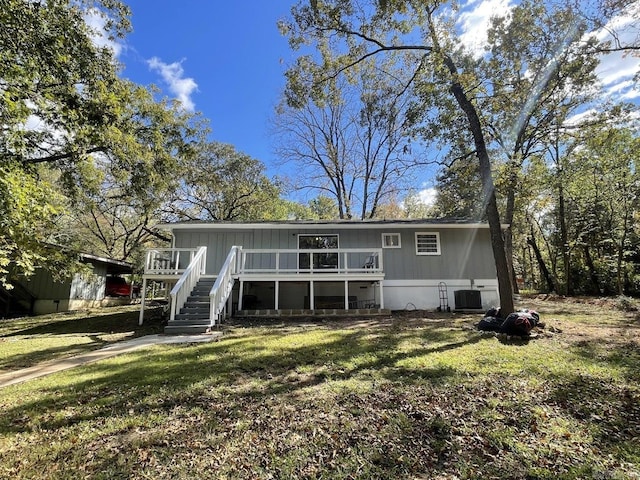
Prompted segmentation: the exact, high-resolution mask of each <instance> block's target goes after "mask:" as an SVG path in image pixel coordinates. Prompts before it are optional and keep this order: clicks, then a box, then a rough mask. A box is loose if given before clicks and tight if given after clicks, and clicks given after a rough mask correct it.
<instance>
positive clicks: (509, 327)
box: [477, 308, 540, 337]
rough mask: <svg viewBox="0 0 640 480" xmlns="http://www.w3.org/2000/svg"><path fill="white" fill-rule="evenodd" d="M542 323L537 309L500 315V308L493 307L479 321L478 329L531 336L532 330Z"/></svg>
mask: <svg viewBox="0 0 640 480" xmlns="http://www.w3.org/2000/svg"><path fill="white" fill-rule="evenodd" d="M539 323H540V315H538V312H536V311H535V310H521V311H519V312H513V313H510V314H509V315H507V318H502V317H501V316H500V309H499V308H491V309H489V310H488V311H487V313H485V315H484V318H483V319H482V320H480V322H478V325H477V327H478V330H484V331H488V332H498V333H505V334H507V335H520V336H523V337H524V336H529V334H530V333H531V330H533V328H535V327H537V326H538V324H539Z"/></svg>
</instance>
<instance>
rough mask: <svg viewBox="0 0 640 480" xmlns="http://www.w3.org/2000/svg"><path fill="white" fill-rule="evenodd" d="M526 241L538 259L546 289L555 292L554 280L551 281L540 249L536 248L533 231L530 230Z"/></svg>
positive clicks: (551, 278)
mask: <svg viewBox="0 0 640 480" xmlns="http://www.w3.org/2000/svg"><path fill="white" fill-rule="evenodd" d="M532 230H533V229H532ZM527 243H528V244H529V245H531V248H532V249H533V253H534V254H535V256H536V260H537V261H538V266H539V267H540V274H541V275H542V277H543V278H544V279H545V281H546V282H547V289H548V290H549V293H553V292H556V291H557V289H556V286H555V282H554V281H553V277H552V276H551V273H549V269H548V268H547V265H546V264H545V263H544V259H543V258H542V254H541V253H540V249H539V248H538V244H537V243H536V237H535V236H534V235H533V231H532V232H531V236H530V237H529V238H527Z"/></svg>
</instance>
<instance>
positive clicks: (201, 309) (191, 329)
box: [164, 277, 215, 335]
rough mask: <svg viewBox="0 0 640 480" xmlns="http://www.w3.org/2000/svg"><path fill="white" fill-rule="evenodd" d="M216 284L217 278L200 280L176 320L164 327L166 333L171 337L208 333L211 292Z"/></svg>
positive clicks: (177, 314)
mask: <svg viewBox="0 0 640 480" xmlns="http://www.w3.org/2000/svg"><path fill="white" fill-rule="evenodd" d="M214 283H215V278H204V277H203V278H200V280H198V283H197V284H196V286H195V287H194V288H193V290H192V291H191V295H189V297H188V298H187V301H186V302H185V304H184V306H183V307H182V308H181V309H180V312H179V313H176V316H175V319H174V320H170V321H169V323H168V324H167V326H166V327H164V333H166V334H171V335H175V334H200V333H206V332H207V330H209V327H210V322H211V321H210V319H209V315H210V311H211V302H210V298H209V292H211V288H212V287H213V284H214Z"/></svg>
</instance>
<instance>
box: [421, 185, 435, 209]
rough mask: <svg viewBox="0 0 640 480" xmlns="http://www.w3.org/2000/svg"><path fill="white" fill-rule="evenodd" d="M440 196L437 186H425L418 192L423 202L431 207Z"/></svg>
mask: <svg viewBox="0 0 640 480" xmlns="http://www.w3.org/2000/svg"><path fill="white" fill-rule="evenodd" d="M437 197H438V190H436V189H435V188H433V187H431V188H425V189H423V190H420V191H419V192H418V198H419V199H420V202H421V203H424V204H425V205H427V206H429V207H431V206H433V205H434V204H435V203H436V199H437Z"/></svg>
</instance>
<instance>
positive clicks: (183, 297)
mask: <svg viewBox="0 0 640 480" xmlns="http://www.w3.org/2000/svg"><path fill="white" fill-rule="evenodd" d="M206 267H207V247H198V251H197V252H196V254H195V255H194V256H193V258H192V259H191V262H189V266H187V268H186V270H185V271H184V273H183V274H182V276H181V277H180V279H179V280H178V282H177V283H176V284H175V286H174V287H173V288H172V289H171V293H169V295H170V296H171V316H170V321H173V320H175V318H176V312H179V311H180V309H181V308H182V307H183V306H184V304H185V303H186V301H187V298H188V297H189V295H190V294H191V291H192V290H193V287H195V286H196V283H198V280H200V277H201V276H202V275H204V273H205V270H206Z"/></svg>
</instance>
